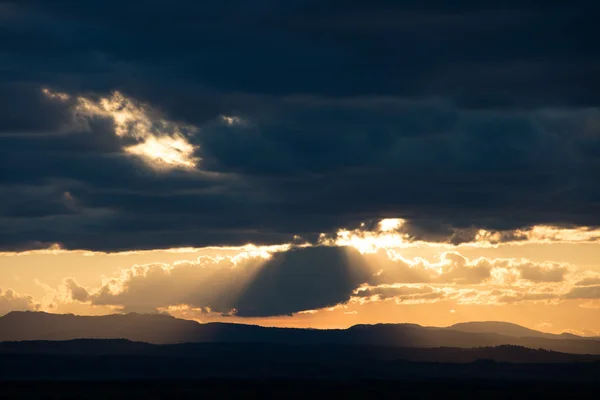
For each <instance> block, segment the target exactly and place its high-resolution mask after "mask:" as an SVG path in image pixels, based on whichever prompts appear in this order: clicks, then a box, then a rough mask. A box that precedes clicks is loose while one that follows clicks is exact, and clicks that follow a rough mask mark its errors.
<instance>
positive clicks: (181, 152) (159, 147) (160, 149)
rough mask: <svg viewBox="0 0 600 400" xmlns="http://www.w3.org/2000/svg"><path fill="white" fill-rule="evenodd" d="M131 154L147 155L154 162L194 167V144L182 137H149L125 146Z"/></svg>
mask: <svg viewBox="0 0 600 400" xmlns="http://www.w3.org/2000/svg"><path fill="white" fill-rule="evenodd" d="M125 151H127V152H128V153H131V154H135V155H138V156H140V157H145V158H147V159H148V160H150V161H151V162H153V163H157V164H158V165H160V164H166V165H167V166H174V167H177V166H179V167H187V168H194V167H195V166H196V164H195V162H194V158H193V154H194V146H192V145H191V144H189V143H188V142H187V141H185V139H184V138H181V137H175V138H174V137H170V136H162V137H158V138H157V137H149V138H148V139H146V140H145V141H144V142H143V143H140V144H136V145H134V146H129V147H126V148H125Z"/></svg>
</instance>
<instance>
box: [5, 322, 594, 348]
mask: <svg viewBox="0 0 600 400" xmlns="http://www.w3.org/2000/svg"><path fill="white" fill-rule="evenodd" d="M496 329H497V330H498V331H499V332H497V331H496ZM548 335H549V334H544V333H542V332H537V331H533V330H529V329H527V328H524V327H521V326H518V325H513V324H506V323H496V322H480V323H475V324H474V325H473V324H471V325H469V324H466V325H465V324H458V325H455V326H451V327H447V328H434V327H423V326H420V325H415V324H377V325H356V326H353V327H351V328H348V329H332V330H318V329H293V328H267V327H261V326H256V325H242V324H226V323H209V324H200V323H197V322H195V321H189V320H182V319H177V318H174V317H172V316H168V315H157V314H134V313H132V314H125V315H121V314H114V315H107V316H76V315H72V314H49V313H43V312H11V313H9V314H7V315H5V316H3V317H0V341H23V340H71V339H80V338H88V339H128V340H131V341H135V342H147V343H154V344H175V343H269V344H288V345H331V344H336V345H353V346H365V345H366V346H374V345H376V346H387V347H405V348H432V347H458V348H476V347H495V346H501V345H512V346H522V347H528V348H532V349H538V348H539V349H546V350H552V351H556V352H562V353H573V354H600V341H599V340H590V339H584V338H580V337H575V338H572V337H565V336H561V335H550V336H548Z"/></svg>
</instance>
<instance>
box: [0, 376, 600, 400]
mask: <svg viewBox="0 0 600 400" xmlns="http://www.w3.org/2000/svg"><path fill="white" fill-rule="evenodd" d="M598 389H600V384H599V383H587V384H567V383H556V382H539V381H481V380H463V381H454V380H450V381H447V380H434V381H413V382H406V381H384V380H360V381H356V380H354V381H351V380H326V381H325V380H217V379H213V380H199V381H128V382H115V381H106V382H28V383H14V382H12V383H11V382H9V383H1V384H0V399H90V400H92V399H145V400H152V399H201V398H209V399H210V398H218V399H233V398H238V399H242V398H256V399H272V398H279V399H306V398H308V399H337V398H341V399H347V398H350V399H355V398H356V399H361V398H363V399H368V398H373V399H381V398H395V399H424V398H436V399H439V398H444V399H446V398H452V399H454V398H456V399H506V398H510V399H537V398H540V399H568V398H573V396H582V397H583V398H594V396H595V395H596V394H597V393H598Z"/></svg>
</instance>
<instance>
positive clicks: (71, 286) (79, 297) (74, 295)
mask: <svg viewBox="0 0 600 400" xmlns="http://www.w3.org/2000/svg"><path fill="white" fill-rule="evenodd" d="M65 285H66V287H67V290H68V292H69V294H70V295H71V299H73V300H75V301H80V302H85V301H87V300H88V299H89V297H90V295H89V293H88V292H87V290H86V289H85V288H83V287H81V286H79V285H78V284H77V282H75V280H74V279H70V278H69V279H66V280H65Z"/></svg>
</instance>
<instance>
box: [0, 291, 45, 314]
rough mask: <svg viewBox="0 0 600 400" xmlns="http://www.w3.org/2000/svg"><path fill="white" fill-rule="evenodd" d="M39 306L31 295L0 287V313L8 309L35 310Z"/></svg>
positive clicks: (6, 311) (4, 312)
mask: <svg viewBox="0 0 600 400" xmlns="http://www.w3.org/2000/svg"><path fill="white" fill-rule="evenodd" d="M39 307H40V305H39V304H36V303H35V300H34V299H33V297H31V296H28V295H21V294H18V293H16V292H14V291H13V290H11V289H5V290H2V289H0V315H4V314H6V313H8V312H10V311H26V310H37V309H39Z"/></svg>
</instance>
